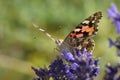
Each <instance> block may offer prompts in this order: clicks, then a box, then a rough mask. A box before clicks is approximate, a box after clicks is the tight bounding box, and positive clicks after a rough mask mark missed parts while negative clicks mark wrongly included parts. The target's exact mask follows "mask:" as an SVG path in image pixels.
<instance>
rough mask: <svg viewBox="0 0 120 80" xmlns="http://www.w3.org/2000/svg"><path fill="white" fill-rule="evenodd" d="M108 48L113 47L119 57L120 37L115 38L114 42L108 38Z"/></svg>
mask: <svg viewBox="0 0 120 80" xmlns="http://www.w3.org/2000/svg"><path fill="white" fill-rule="evenodd" d="M108 40H109V45H110V47H112V46H115V47H116V49H117V55H118V56H120V37H117V38H116V41H115V42H114V41H113V40H112V39H111V38H108Z"/></svg>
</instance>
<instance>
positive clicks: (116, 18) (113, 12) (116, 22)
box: [107, 3, 120, 34]
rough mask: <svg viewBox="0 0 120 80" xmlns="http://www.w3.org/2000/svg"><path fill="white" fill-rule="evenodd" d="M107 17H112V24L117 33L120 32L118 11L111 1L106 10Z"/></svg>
mask: <svg viewBox="0 0 120 80" xmlns="http://www.w3.org/2000/svg"><path fill="white" fill-rule="evenodd" d="M107 13H108V18H109V19H110V18H111V19H113V24H114V25H115V26H116V28H117V33H118V34H120V13H119V11H118V9H117V7H116V6H115V4H113V3H111V8H110V9H108V10H107Z"/></svg>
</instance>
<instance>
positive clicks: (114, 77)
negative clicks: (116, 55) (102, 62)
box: [103, 63, 120, 80]
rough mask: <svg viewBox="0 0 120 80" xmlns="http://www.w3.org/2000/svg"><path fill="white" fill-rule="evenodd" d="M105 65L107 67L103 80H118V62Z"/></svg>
mask: <svg viewBox="0 0 120 80" xmlns="http://www.w3.org/2000/svg"><path fill="white" fill-rule="evenodd" d="M106 67H107V69H106V73H105V76H104V79H103V80H120V75H118V73H119V69H120V64H119V63H117V64H116V65H114V66H111V64H110V63H108V64H107V65H106Z"/></svg>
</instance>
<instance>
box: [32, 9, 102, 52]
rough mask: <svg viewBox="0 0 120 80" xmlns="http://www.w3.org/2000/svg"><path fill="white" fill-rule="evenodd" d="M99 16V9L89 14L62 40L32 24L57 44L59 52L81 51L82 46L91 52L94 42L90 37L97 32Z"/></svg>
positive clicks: (100, 15) (100, 13)
mask: <svg viewBox="0 0 120 80" xmlns="http://www.w3.org/2000/svg"><path fill="white" fill-rule="evenodd" d="M101 17H102V12H100V11H99V12H96V13H94V14H93V15H91V16H89V17H88V18H86V19H85V20H83V21H82V22H81V23H80V24H78V25H77V26H76V27H75V28H74V29H73V30H72V31H71V32H70V33H69V34H68V36H67V37H66V38H65V39H64V40H62V41H61V40H59V39H55V38H54V37H52V36H51V35H50V34H49V33H47V32H46V31H45V30H44V29H42V28H40V27H39V26H38V25H35V24H33V26H34V27H36V28H38V29H39V30H40V31H42V32H43V33H45V34H46V35H47V36H48V37H49V38H50V39H52V40H53V41H54V42H55V43H56V44H57V46H58V49H59V51H60V52H64V51H66V52H71V53H73V52H74V51H76V50H80V51H82V50H83V49H84V48H86V50H87V52H92V50H93V49H94V46H95V42H94V40H93V39H92V37H93V36H94V35H96V33H97V32H98V23H99V20H100V19H101Z"/></svg>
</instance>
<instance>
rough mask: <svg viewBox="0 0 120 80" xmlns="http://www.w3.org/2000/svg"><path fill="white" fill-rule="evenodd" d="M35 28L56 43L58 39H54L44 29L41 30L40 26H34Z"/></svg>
mask: <svg viewBox="0 0 120 80" xmlns="http://www.w3.org/2000/svg"><path fill="white" fill-rule="evenodd" d="M33 26H34V27H35V28H37V29H38V30H40V31H41V32H43V33H44V34H45V35H47V36H48V37H49V38H50V39H51V40H52V41H54V42H56V39H55V38H53V37H52V36H51V35H50V34H49V33H47V32H46V31H45V30H44V29H42V28H40V27H39V26H38V25H36V24H33Z"/></svg>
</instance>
